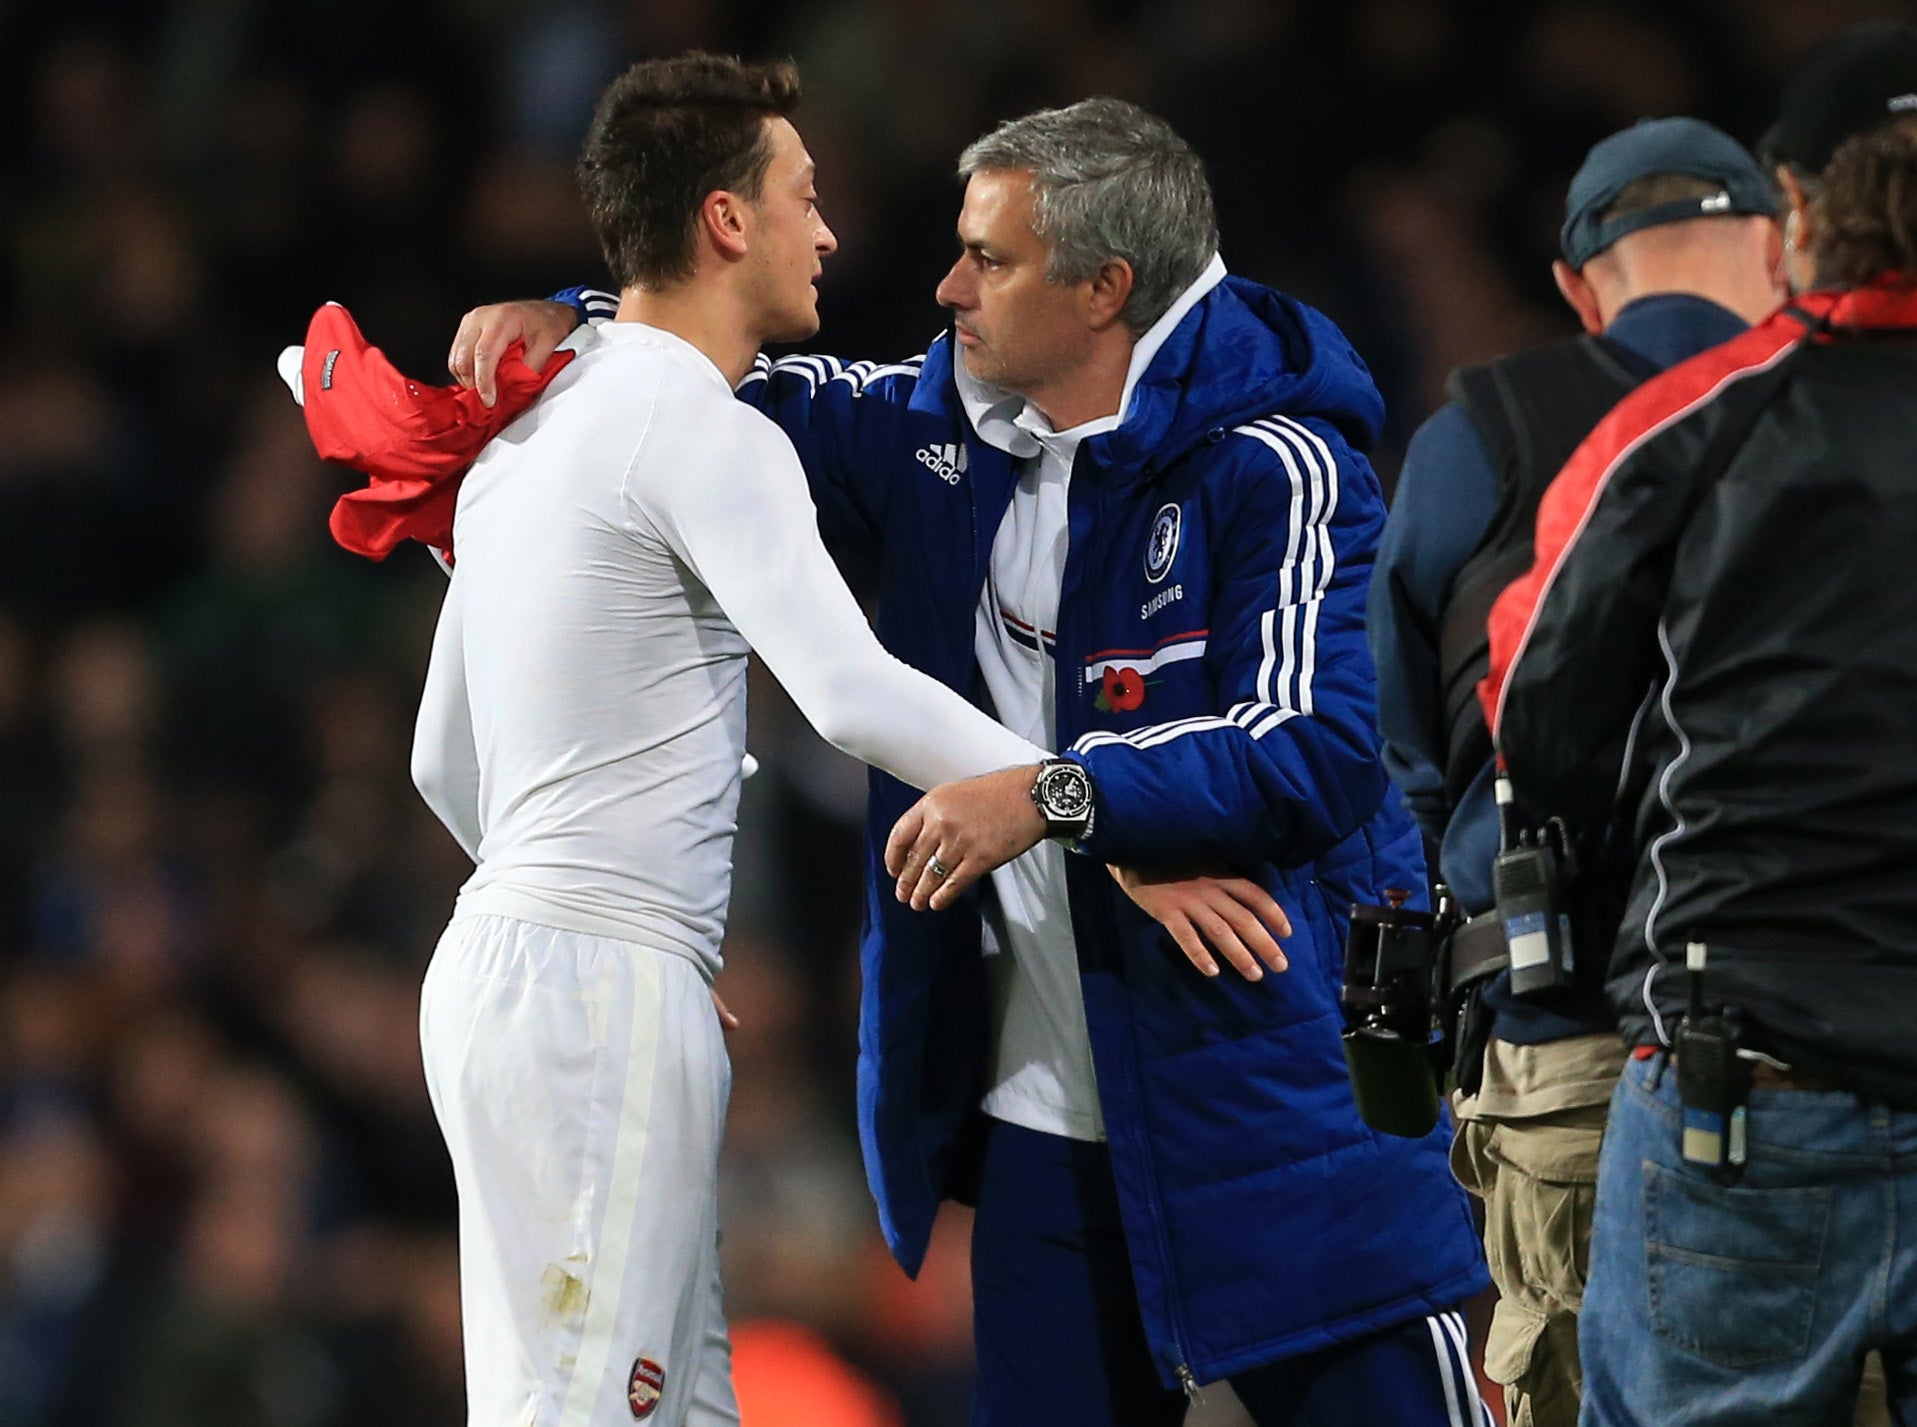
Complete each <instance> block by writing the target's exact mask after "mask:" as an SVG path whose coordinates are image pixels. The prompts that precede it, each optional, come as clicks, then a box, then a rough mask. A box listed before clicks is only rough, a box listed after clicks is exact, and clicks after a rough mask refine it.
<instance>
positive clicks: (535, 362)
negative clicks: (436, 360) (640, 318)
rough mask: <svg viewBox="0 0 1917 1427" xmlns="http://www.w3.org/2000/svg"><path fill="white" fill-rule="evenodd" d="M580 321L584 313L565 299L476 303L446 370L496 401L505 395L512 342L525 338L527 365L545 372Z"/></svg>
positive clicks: (461, 324) (457, 337)
mask: <svg viewBox="0 0 1917 1427" xmlns="http://www.w3.org/2000/svg"><path fill="white" fill-rule="evenodd" d="M578 325H579V314H578V313H577V312H575V311H573V309H572V308H571V307H569V306H567V305H566V304H565V303H563V302H544V301H528V302H495V303H492V304H490V305H488V306H486V307H475V308H474V309H473V310H472V311H471V312H468V313H467V314H466V315H465V316H464V317H462V318H461V319H460V322H459V331H458V332H456V333H455V334H454V335H453V349H452V351H451V352H449V353H448V354H447V357H446V369H447V370H448V371H450V372H451V373H452V374H453V380H454V381H456V382H458V383H459V384H460V385H461V386H463V387H466V388H468V389H477V390H478V392H479V399H480V400H481V401H483V402H485V403H486V405H488V406H491V405H492V404H493V403H494V402H496V401H497V400H499V387H498V382H497V378H498V374H499V359H500V358H501V357H503V356H505V355H506V349H507V348H508V347H510V346H512V344H513V343H514V342H521V341H523V342H524V343H525V344H526V351H525V355H524V358H523V360H524V361H525V363H526V365H527V366H529V367H531V368H532V369H533V370H534V371H535V372H542V371H544V370H545V369H546V363H547V361H548V360H550V359H551V357H552V354H553V353H554V352H555V351H556V350H557V349H558V347H559V344H560V343H561V342H563V341H565V340H566V338H568V337H570V336H571V335H572V329H573V328H575V327H577V326H578Z"/></svg>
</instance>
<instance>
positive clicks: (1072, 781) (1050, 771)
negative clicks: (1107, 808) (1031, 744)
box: [1032, 758, 1097, 842]
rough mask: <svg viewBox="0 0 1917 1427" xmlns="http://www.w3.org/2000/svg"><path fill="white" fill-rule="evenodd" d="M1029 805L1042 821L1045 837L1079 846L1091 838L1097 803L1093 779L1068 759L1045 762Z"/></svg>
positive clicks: (1039, 767)
mask: <svg viewBox="0 0 1917 1427" xmlns="http://www.w3.org/2000/svg"><path fill="white" fill-rule="evenodd" d="M1032 802H1033V803H1035V804H1036V805H1037V807H1038V811H1039V815H1040V816H1041V817H1043V818H1044V819H1045V836H1047V837H1049V838H1054V839H1057V840H1059V841H1063V842H1081V841H1083V840H1084V839H1085V838H1087V837H1089V836H1090V835H1091V831H1092V817H1093V815H1094V813H1095V812H1096V811H1097V799H1096V798H1095V797H1094V795H1093V791H1092V776H1091V774H1089V773H1087V772H1086V771H1085V769H1084V768H1083V767H1082V766H1080V765H1079V764H1077V763H1074V762H1072V761H1071V760H1070V759H1069V758H1047V759H1046V760H1045V761H1044V762H1043V763H1041V764H1039V765H1038V776H1037V777H1036V778H1035V779H1033V780H1032Z"/></svg>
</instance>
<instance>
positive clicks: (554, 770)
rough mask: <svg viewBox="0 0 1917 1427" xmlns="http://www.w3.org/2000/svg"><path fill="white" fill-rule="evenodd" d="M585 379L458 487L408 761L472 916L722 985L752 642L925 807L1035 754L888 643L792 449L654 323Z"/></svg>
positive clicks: (849, 744)
mask: <svg viewBox="0 0 1917 1427" xmlns="http://www.w3.org/2000/svg"><path fill="white" fill-rule="evenodd" d="M568 345H569V346H573V347H575V348H576V349H577V350H578V351H579V354H580V355H579V357H578V359H577V360H576V361H574V362H573V363H572V364H571V365H570V366H568V367H567V369H566V370H565V371H563V372H562V373H560V375H559V376H558V377H557V378H555V379H554V381H553V383H552V385H551V387H549V388H548V389H547V391H546V392H545V393H544V394H543V395H542V396H541V398H540V400H539V401H538V402H537V403H536V404H535V405H534V406H533V407H532V408H531V409H530V410H528V411H527V412H526V413H525V414H523V415H522V416H521V417H520V418H519V419H518V420H517V421H515V422H514V423H513V424H512V425H511V426H509V427H508V428H507V429H506V430H505V431H504V432H502V433H501V435H500V436H499V437H498V438H496V439H495V440H494V441H493V442H492V444H491V445H489V446H488V447H487V448H486V451H485V453H484V454H483V455H482V456H481V457H480V459H479V461H478V462H477V463H476V464H475V465H474V466H473V468H472V470H471V471H470V472H469V473H468V475H467V476H466V479H465V483H464V485H463V486H462V487H461V490H460V495H459V506H458V513H457V516H456V519H455V524H454V548H455V549H456V551H457V553H458V564H457V566H456V567H455V569H454V571H453V576H452V582H451V584H450V586H449V587H448V590H447V595H446V601H445V604H444V606H443V607H442V610H441V613H440V623H439V629H438V631H437V633H436V636H435V639H434V645H433V654H432V663H431V667H430V669H429V671H428V674H427V680H426V688H425V692H424V694H423V696H422V701H421V707H420V716H419V724H418V728H417V731H416V735H415V741H414V754H413V766H414V779H415V782H416V783H417V784H418V786H419V788H420V791H421V793H422V794H423V795H424V796H425V797H426V799H427V801H428V803H429V804H430V805H431V806H432V808H433V810H434V811H435V812H436V813H437V814H438V815H439V817H440V819H441V821H443V822H444V823H445V824H446V825H447V827H448V828H450V829H451V830H452V831H453V833H454V835H455V836H456V837H458V838H459V839H460V841H461V843H462V845H464V846H466V847H467V850H468V851H469V852H471V853H472V854H473V855H474V857H475V860H476V861H477V863H478V864H479V865H478V867H477V869H476V870H475V871H474V873H473V876H472V879H471V880H470V881H469V882H468V883H467V884H466V887H465V889H464V890H463V891H462V893H461V897H460V905H461V910H462V911H464V912H496V913H499V914H502V915H511V916H517V917H520V918H522V919H525V920H531V921H542V922H545V923H548V924H552V925H558V926H564V927H569V928H572V929H574V930H579V931H585V932H589V933H594V934H598V935H608V936H616V937H620V938H623V939H625V940H631V941H641V942H644V943H646V944H649V945H653V946H658V947H661V948H662V949H665V950H673V951H678V952H681V953H682V954H685V955H688V956H691V957H692V958H693V959H695V960H696V961H698V962H699V963H700V964H701V965H702V966H704V967H705V968H706V969H707V971H708V973H710V972H711V971H713V970H715V969H716V968H717V965H718V956H719V943H720V940H721V938H722V936H723V933H724V926H725V906H726V900H727V895H728V893H729V890H730V879H731V857H732V838H733V832H734V829H735V827H736V823H737V808H738V796H739V781H740V773H739V769H740V758H741V755H742V754H743V752H744V747H745V673H746V659H745V656H746V652H747V649H748V646H749V647H750V648H752V649H756V650H757V651H758V653H759V654H760V656H761V657H762V658H763V659H764V660H765V662H766V664H767V665H768V666H769V667H770V668H771V670H772V672H773V674H774V675H776V676H777V677H778V679H779V680H780V682H781V683H783V684H784V685H785V687H786V689H787V691H788V692H789V693H790V694H791V695H792V698H793V700H794V702H795V703H797V704H798V706H799V709H800V711H801V712H802V713H803V714H804V715H805V716H806V718H807V719H808V720H810V721H811V723H812V725H813V726H814V727H815V728H817V729H818V730H819V732H820V733H821V734H822V735H823V736H824V737H825V738H827V739H828V740H829V741H831V742H832V743H834V744H836V745H837V746H838V747H840V748H842V749H844V750H845V751H846V752H848V753H850V754H852V755H853V756H854V757H857V758H860V759H863V760H864V761H866V762H868V763H871V764H874V765H875V766H877V767H879V768H882V769H884V770H885V771H886V772H888V773H891V774H892V775H894V776H895V777H897V778H900V779H901V780H903V781H905V782H907V783H910V784H912V785H913V786H915V787H921V788H929V787H931V786H932V785H934V784H936V783H941V782H945V781H948V780H950V779H953V778H963V777H970V776H973V775H976V774H980V773H986V772H990V771H992V770H994V769H998V768H1005V767H1010V766H1013V765H1017V764H1023V763H1033V762H1036V761H1038V759H1040V758H1041V757H1043V756H1044V754H1043V751H1042V750H1040V749H1039V748H1038V747H1036V746H1035V745H1034V744H1032V743H1030V742H1028V741H1027V740H1025V739H1024V738H1021V737H1019V736H1018V735H1016V734H1013V733H1011V732H1010V731H1008V730H1007V729H1005V728H1003V727H1001V726H1000V725H999V724H998V723H996V722H994V721H993V720H992V719H991V718H990V717H988V716H987V715H986V714H984V713H982V712H980V711H979V710H978V709H976V708H974V707H973V706H972V705H971V704H969V703H967V702H966V701H965V700H964V699H963V698H961V697H960V696H959V695H957V694H955V693H953V692H952V691H951V690H950V689H947V688H946V687H945V686H943V685H942V684H939V683H937V682H936V681H934V680H932V679H930V678H927V677H926V676H925V675H922V674H920V673H918V672H917V671H915V670H913V669H910V668H908V667H907V666H906V665H904V664H902V663H900V662H899V661H898V660H897V659H895V658H893V657H892V656H891V655H890V654H888V653H886V652H885V650H884V649H883V648H882V647H881V646H880V645H879V643H878V641H877V639H876V638H875V637H874V636H873V634H872V631H871V629H870V628H869V626H868V625H867V624H866V622H865V617H864V615H863V613H862V612H861V611H860V609H859V607H858V604H857V602H856V601H855V600H854V599H853V598H852V595H851V593H850V591H848V590H847V589H846V587H845V584H844V582H843V581H842V580H841V579H840V577H839V574H838V571H837V570H836V569H835V568H834V566H833V565H832V562H831V559H830V557H828V556H827V554H826V553H825V548H824V546H823V545H822V544H821V542H820V539H819V534H818V527H817V517H816V512H815V511H814V509H813V507H812V502H811V499H810V497H809V495H808V494H807V491H806V485H805V476H804V472H803V471H802V470H801V469H800V467H799V462H798V457H797V454H796V453H795V452H794V451H793V449H792V446H791V443H790V442H789V441H788V440H787V439H786V437H785V436H784V434H783V433H781V432H780V431H779V430H778V428H777V427H776V426H774V425H773V424H772V423H771V422H769V421H768V420H766V419H765V418H764V417H763V416H761V415H760V414H759V413H758V412H756V411H754V410H752V409H751V408H750V407H748V406H746V405H744V404H743V403H741V402H739V401H737V400H736V399H734V397H733V395H732V392H731V390H730V388H729V387H728V386H727V385H726V382H725V380H724V378H723V377H722V376H721V375H720V373H719V371H718V369H717V368H716V367H714V366H713V365H712V363H711V362H710V361H709V360H707V358H706V357H705V356H704V355H703V354H701V353H700V352H699V351H698V350H697V349H696V348H694V347H692V346H691V345H690V344H688V343H686V342H684V341H682V340H681V339H679V338H678V337H676V336H673V335H672V334H670V333H666V332H663V331H660V330H659V329H657V328H653V327H648V326H645V325H643V324H639V323H625V322H622V323H612V324H609V325H606V326H602V327H597V328H582V329H581V330H580V331H579V332H577V333H575V334H574V336H573V337H572V338H571V339H570V340H569V343H568Z"/></svg>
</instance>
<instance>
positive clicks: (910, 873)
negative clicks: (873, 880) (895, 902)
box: [885, 764, 1045, 912]
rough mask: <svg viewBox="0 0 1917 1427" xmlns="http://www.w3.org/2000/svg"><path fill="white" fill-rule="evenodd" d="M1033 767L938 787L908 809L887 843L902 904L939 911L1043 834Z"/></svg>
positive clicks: (890, 867) (887, 862) (887, 866)
mask: <svg viewBox="0 0 1917 1427" xmlns="http://www.w3.org/2000/svg"><path fill="white" fill-rule="evenodd" d="M1037 776H1038V769H1037V767H1036V766H1033V765H1030V764H1028V765H1026V766H1024V767H1021V768H1002V769H1000V770H999V771H998V772H996V773H987V774H985V775H984V776H983V777H978V778H966V779H963V780H961V781H959V782H956V783H943V784H941V785H939V786H938V787H936V788H934V789H933V790H932V791H931V792H929V793H927V794H926V795H925V796H924V797H922V798H920V799H919V800H918V801H917V802H916V803H914V804H913V805H912V806H911V807H910V808H908V809H907V810H906V813H905V816H904V817H902V818H900V819H899V820H898V822H897V823H895V824H894V825H893V827H892V836H891V837H889V838H888V839H886V843H885V870H886V871H887V872H889V873H891V874H892V875H893V876H894V877H896V878H898V887H897V889H896V891H897V895H898V899H899V900H900V901H901V902H907V903H910V904H911V906H912V909H913V910H914V911H919V912H923V911H926V910H927V909H930V910H932V911H935V912H937V911H943V910H944V909H945V908H947V907H949V906H951V905H952V903H953V902H955V901H957V900H958V897H959V894H960V893H961V892H963V891H964V890H965V889H966V888H967V887H969V886H971V885H972V884H973V883H974V882H976V881H978V879H979V878H981V877H983V876H984V875H985V874H986V873H988V872H990V871H991V870H992V869H993V868H995V867H1001V866H1003V865H1004V864H1005V863H1007V862H1010V861H1011V860H1012V859H1013V858H1014V857H1017V856H1018V855H1019V854H1020V853H1021V852H1024V851H1026V850H1027V849H1029V848H1031V847H1032V846H1033V845H1034V844H1035V843H1037V842H1038V841H1039V839H1040V838H1042V837H1044V836H1045V819H1044V817H1043V816H1042V815H1041V814H1040V813H1039V810H1038V804H1037V803H1035V802H1033V801H1032V782H1033V780H1034V779H1035V778H1036V777H1037Z"/></svg>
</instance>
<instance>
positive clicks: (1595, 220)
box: [1558, 118, 1777, 268]
mask: <svg viewBox="0 0 1917 1427" xmlns="http://www.w3.org/2000/svg"><path fill="white" fill-rule="evenodd" d="M1662 173H1682V174H1689V175H1691V176H1692V177H1694V178H1701V179H1706V180H1708V181H1710V182H1712V183H1715V184H1717V185H1718V191H1717V192H1716V193H1707V194H1703V195H1702V196H1700V197H1697V198H1678V199H1673V200H1672V201H1671V202H1669V203H1659V204H1657V205H1655V206H1654V207H1651V208H1644V209H1640V210H1639V211H1638V212H1636V213H1626V214H1623V215H1621V216H1619V217H1617V218H1613V219H1611V220H1610V221H1609V222H1606V221H1605V220H1604V210H1605V209H1607V208H1609V207H1610V206H1611V205H1612V204H1613V203H1615V202H1617V196H1618V194H1620V193H1622V192H1623V191H1624V190H1625V189H1626V188H1627V187H1628V186H1630V185H1631V184H1633V183H1636V182H1637V181H1638V180H1639V179H1641V178H1650V177H1652V176H1653V175H1656V174H1662ZM1726 213H1755V214H1762V215H1763V216H1764V217H1766V218H1775V217H1776V216H1777V191H1776V189H1775V188H1774V187H1773V186H1772V184H1771V181H1770V179H1769V178H1768V177H1767V176H1766V175H1765V173H1764V170H1763V169H1761V168H1759V167H1758V166H1757V160H1756V159H1754V158H1752V157H1751V155H1750V151H1749V150H1747V149H1746V148H1745V147H1744V146H1743V145H1742V144H1740V143H1738V142H1737V140H1736V139H1733V138H1732V137H1731V136H1730V135H1729V134H1727V133H1725V132H1724V131H1723V130H1722V129H1719V128H1717V127H1716V126H1714V125H1711V124H1706V123H1705V122H1704V121H1703V120H1702V119H1685V118H1678V119H1645V120H1643V121H1642V122H1641V123H1638V124H1635V125H1633V126H1632V127H1630V128H1628V129H1625V130H1623V131H1622V132H1620V133H1616V134H1613V135H1611V137H1610V138H1608V139H1605V140H1604V141H1603V142H1602V143H1600V144H1598V145H1597V147H1596V148H1594V149H1592V150H1591V152H1590V153H1589V154H1587V155H1586V156H1585V159H1584V166H1583V167H1582V168H1580V169H1579V170H1578V171H1577V176H1576V177H1575V178H1573V179H1572V180H1571V191H1570V192H1569V193H1568V194H1566V195H1565V199H1564V230H1563V232H1561V233H1560V234H1559V235H1558V243H1559V246H1560V247H1562V248H1563V250H1564V261H1565V262H1567V263H1569V264H1570V265H1571V266H1572V267H1574V268H1582V267H1583V266H1584V265H1585V264H1586V263H1588V262H1590V261H1591V259H1592V258H1595V257H1596V256H1597V255H1598V254H1599V253H1601V252H1603V251H1604V250H1605V249H1606V248H1608V247H1610V246H1611V244H1613V243H1615V242H1616V241H1617V240H1618V239H1619V238H1622V237H1623V236H1624V235H1625V234H1626V233H1635V232H1637V231H1638V230H1639V229H1640V228H1655V227H1658V226H1660V225H1661V224H1665V223H1679V222H1682V221H1683V220H1684V219H1686V218H1713V217H1718V216H1720V215H1722V214H1726Z"/></svg>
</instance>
